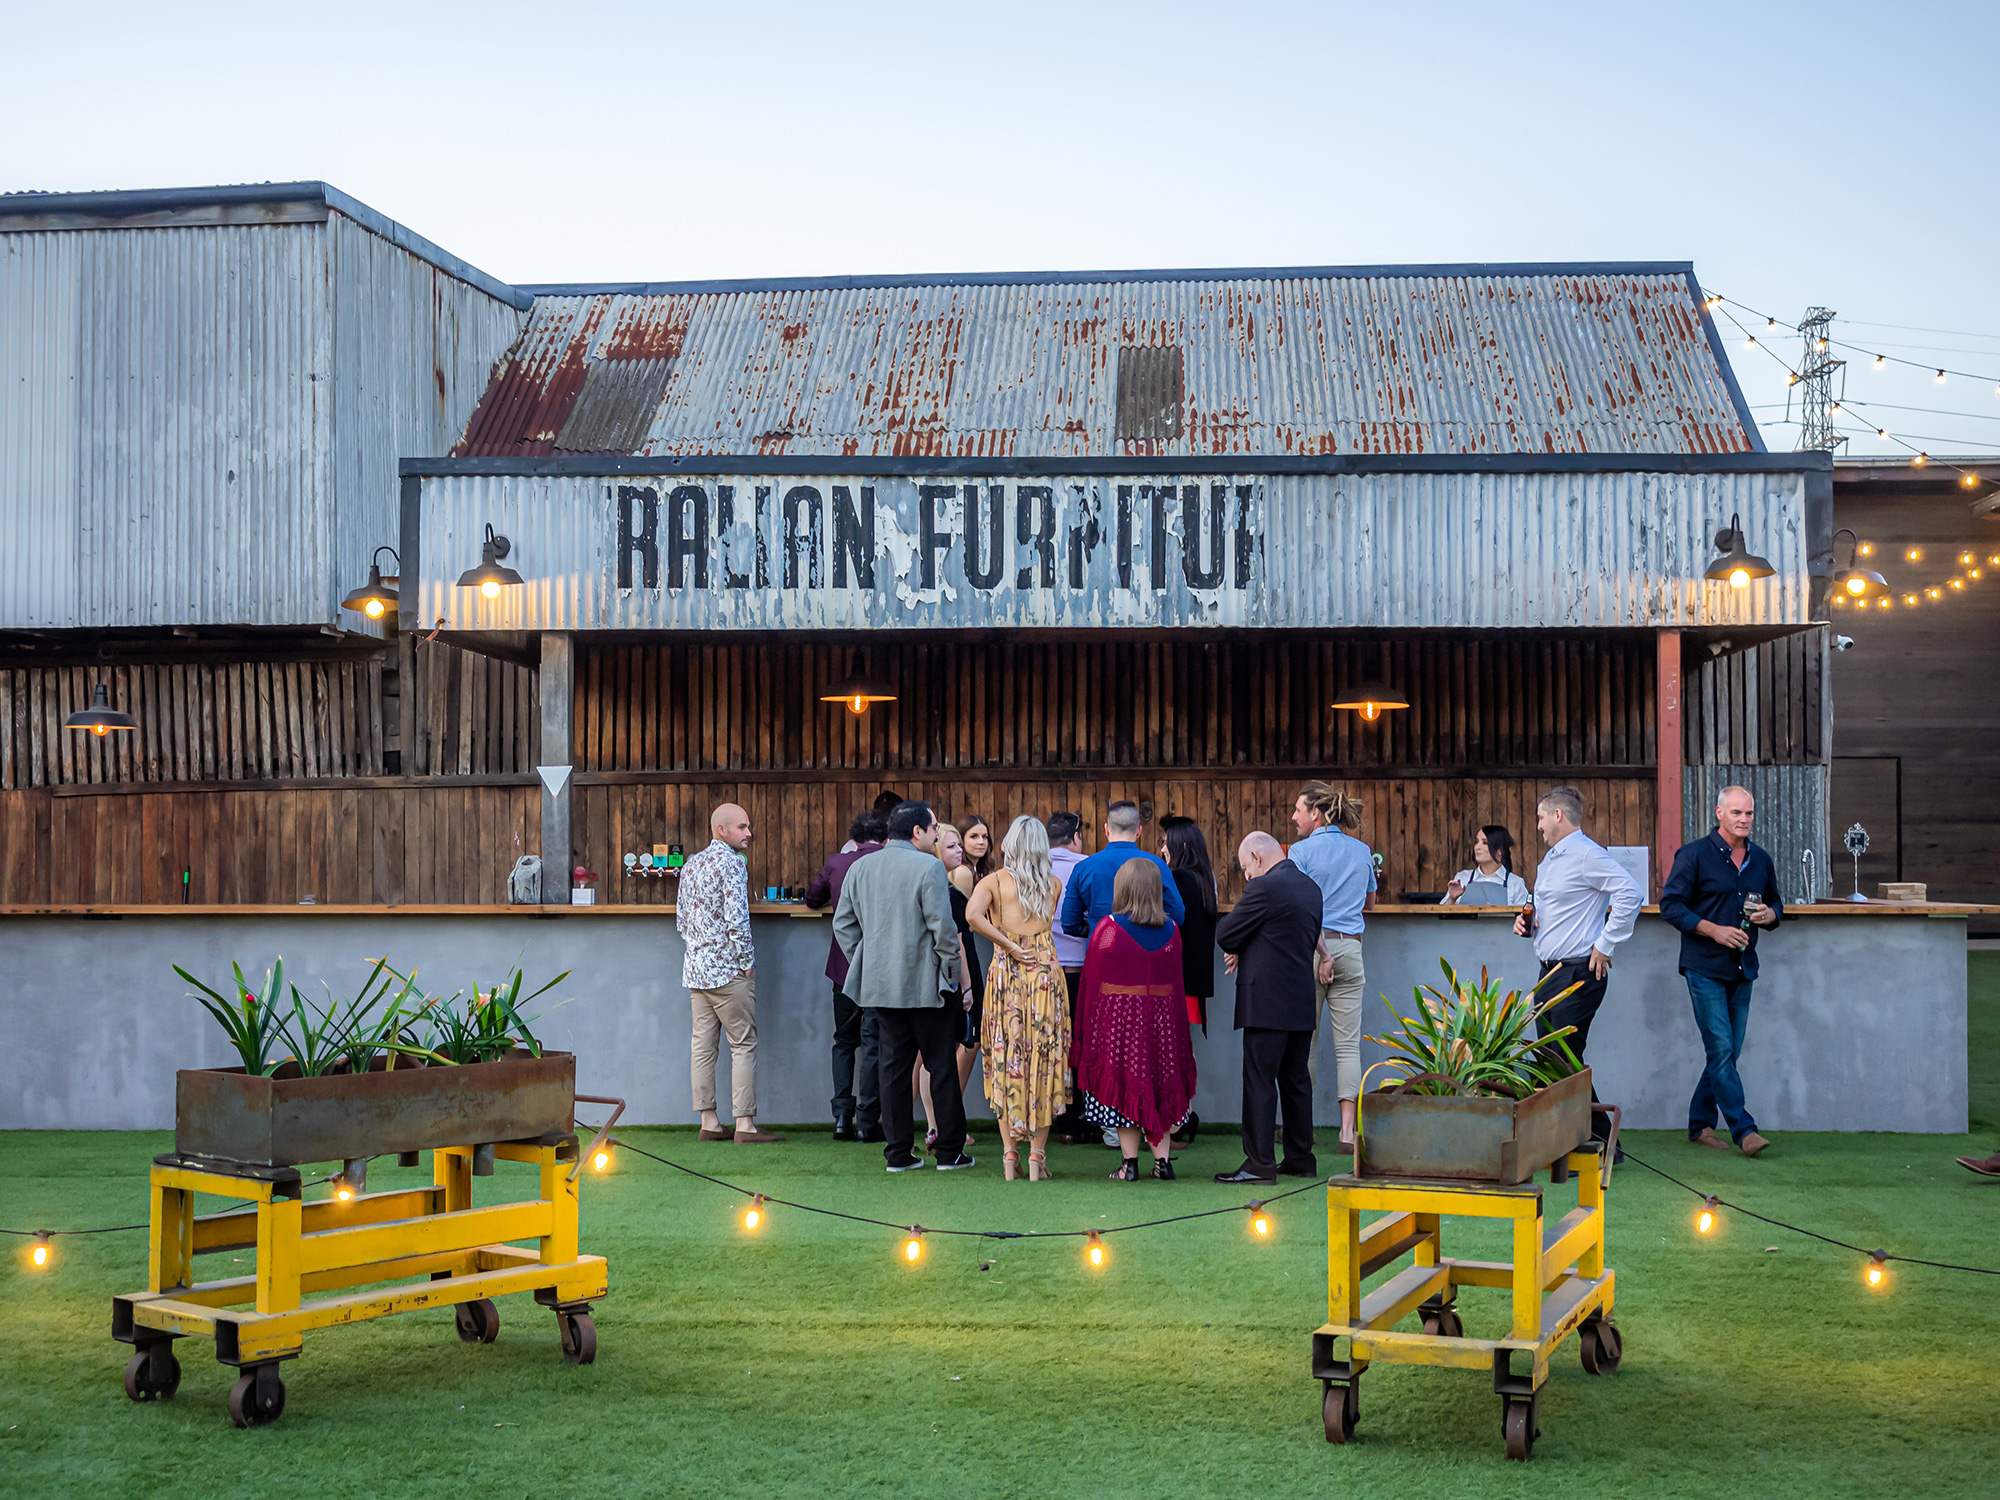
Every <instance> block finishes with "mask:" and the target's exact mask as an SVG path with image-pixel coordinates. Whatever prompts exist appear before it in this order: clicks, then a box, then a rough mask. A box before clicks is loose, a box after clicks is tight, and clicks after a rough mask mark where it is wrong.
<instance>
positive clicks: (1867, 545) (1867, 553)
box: [1857, 542, 1875, 557]
mask: <svg viewBox="0 0 2000 1500" xmlns="http://www.w3.org/2000/svg"><path fill="white" fill-rule="evenodd" d="M1857 550H1859V551H1860V553H1861V555H1862V556H1863V557H1873V556H1874V555H1875V544H1874V543H1873V542H1863V543H1862V544H1861V546H1860V547H1859V549H1857Z"/></svg>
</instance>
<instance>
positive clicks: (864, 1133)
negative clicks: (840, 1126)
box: [855, 1125, 889, 1146]
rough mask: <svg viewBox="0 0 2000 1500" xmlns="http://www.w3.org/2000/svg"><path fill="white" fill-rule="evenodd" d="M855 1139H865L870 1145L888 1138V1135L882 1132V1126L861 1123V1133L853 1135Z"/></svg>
mask: <svg viewBox="0 0 2000 1500" xmlns="http://www.w3.org/2000/svg"><path fill="white" fill-rule="evenodd" d="M855 1139H856V1140H857V1141H866V1142H867V1143H868V1144H869V1145H871V1146H879V1145H881V1144H882V1143H883V1142H884V1141H886V1140H888V1139H889V1137H887V1136H886V1135H884V1134H882V1127H881V1126H880V1125H863V1126H862V1127H861V1133H860V1134H859V1135H857V1136H855Z"/></svg>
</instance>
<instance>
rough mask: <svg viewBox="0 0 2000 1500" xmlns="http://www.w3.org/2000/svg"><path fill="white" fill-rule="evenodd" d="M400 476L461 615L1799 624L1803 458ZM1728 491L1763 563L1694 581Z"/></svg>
mask: <svg viewBox="0 0 2000 1500" xmlns="http://www.w3.org/2000/svg"><path fill="white" fill-rule="evenodd" d="M421 485H422V488H421V492H420V507H421V538H422V540H421V554H422V555H421V562H420V570H421V573H422V575H423V581H422V586H421V592H420V595H419V597H420V609H421V617H422V618H423V619H425V620H427V621H428V620H435V619H439V618H442V619H444V620H445V621H446V622H447V624H448V625H449V626H450V627H451V628H453V629H459V630H522V629H525V630H690V629H736V630H743V629H754V630H792V629H804V630H811V629H864V628H902V629H912V628H977V627H989V626H999V627H1010V626H1011V627H1039V628H1057V629H1090V628H1103V627H1112V628H1120V627H1122V628H1144V627H1154V626H1167V627H1209V626H1247V627H1273V628H1327V629H1338V628H1351V627H1363V626H1378V627H1391V628H1397V629H1434V628H1495V627H1499V628H1542V629H1564V628H1568V629H1575V628H1598V627H1601V628H1613V629H1615V628H1629V627H1641V628H1661V627H1697V626H1712V625H1800V624H1804V623H1806V622H1807V621H1808V620H1809V619H1810V612H1809V606H1810V587H1811V584H1810V578H1809V574H1808V566H1807V565H1808V557H1809V554H1810V552H1811V546H1810V543H1809V538H1808V534H1807V533H1808V522H1807V516H1806V498H1805V490H1806V476H1805V474H1804V473H1803V472H1802V471H1799V470H1789V471H1787V470H1783V469H1777V470H1772V471H1767V472H1718V473H1673V472H1616V471H1600V470H1575V469H1569V470H1557V471H1555V472H1510V473H1491V472H1482V473H1429V472H1426V473H1410V472H1397V473H1365V474H1273V473H1258V472H1254V471H1248V472H1244V473H1241V474H1236V475H1226V476H1217V475H1197V476H1175V475H1172V474H1171V473H1168V474H1158V473H1155V474H1137V475H1133V476H1131V477H1129V478H1119V477H1109V478H1099V477H1088V478H1069V477H1063V476H1048V477H1044V478H1005V479H998V480H979V481H974V482H970V483H968V482H966V481H964V480H963V479H959V478H950V477H946V478H940V479H936V480H933V479H929V478H926V477H924V476H922V475H921V474H917V475H910V474H894V475H874V476H868V475H853V474H848V475H812V474H798V473H771V474H761V475H760V474H756V473H751V474H741V475H728V476H715V475H707V476H704V475H702V474H700V473H687V474H678V473H676V474H668V475H617V476H609V477H607V476H605V475H602V474H597V475H587V474H463V473H457V474H430V475H427V476H425V477H424V478H423V479H422V481H421ZM1732 513H1740V514H1741V516H1742V519H1743V525H1744V530H1745V532H1746V534H1747V535H1748V537H1749V542H1750V546H1751V547H1752V549H1753V550H1755V551H1757V552H1759V553H1761V554H1762V555H1763V556H1765V557H1768V558H1770V559H1771V561H1772V562H1773V564H1774V565H1775V566H1776V567H1777V570H1778V571H1777V575H1776V576H1775V577H1772V578H1767V579H1760V580H1758V581H1756V582H1755V583H1753V584H1751V585H1750V587H1748V588H1745V589H1732V588H1730V587H1729V586H1728V585H1727V584H1723V583H1712V582H1708V581H1705V580H1704V579H1703V578H1702V576H1701V575H1702V570H1703V569H1704V568H1705V567H1706V566H1707V565H1708V563H1709V561H1710V560H1711V559H1712V558H1713V556H1714V549H1713V545H1712V542H1713V532H1714V530H1715V528H1716V526H1717V525H1718V524H1720V522H1721V520H1722V519H1723V518H1726V517H1728V516H1729V515H1731V514H1732ZM1190 517H1192V518H1193V524H1192V527H1190V525H1189V519H1190ZM488 524H491V525H493V526H494V527H495V528H496V529H497V530H498V531H500V532H501V533H502V534H503V535H506V536H507V537H509V538H510V539H511V540H512V542H513V547H514V550H513V553H512V554H511V555H510V556H509V558H508V565H509V566H510V567H513V568H515V569H517V570H518V571H519V572H520V573H521V575H522V577H523V578H524V579H525V585H524V586H523V587H521V588H518V589H507V590H505V591H503V592H502V594H501V596H500V597H499V598H498V599H495V600H491V601H488V600H485V599H483V598H481V597H480V595H479V593H478V592H477V591H476V590H473V589H461V588H457V587H454V586H453V583H454V580H455V579H456V577H457V575H458V574H459V572H460V571H461V570H463V569H465V568H469V567H471V566H473V565H474V564H475V563H476V562H477V561H478V560H479V553H480V538H481V536H482V535H483V531H484V528H485V527H486V526H487V525H488ZM407 597H408V595H407V594H406V598H407ZM405 608H408V605H407V603H406V605H405Z"/></svg>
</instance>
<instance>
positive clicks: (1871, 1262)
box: [1861, 1250, 1896, 1292]
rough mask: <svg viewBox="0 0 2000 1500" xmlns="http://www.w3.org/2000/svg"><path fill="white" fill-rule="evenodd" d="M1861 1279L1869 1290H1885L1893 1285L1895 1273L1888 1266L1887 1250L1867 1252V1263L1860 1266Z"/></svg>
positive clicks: (1888, 1289) (1894, 1283)
mask: <svg viewBox="0 0 2000 1500" xmlns="http://www.w3.org/2000/svg"><path fill="white" fill-rule="evenodd" d="M1861 1280H1862V1283H1863V1284H1864V1285H1865V1286H1867V1288H1868V1290H1869V1291H1871V1292H1886V1291H1890V1290H1892V1289H1893V1288H1894V1287H1895V1285H1896V1273H1895V1272H1894V1271H1893V1270H1892V1269H1891V1268H1890V1266H1889V1252H1888V1251H1886V1250H1871V1251H1869V1252H1868V1264H1867V1265H1866V1266H1864V1267H1862V1270H1861Z"/></svg>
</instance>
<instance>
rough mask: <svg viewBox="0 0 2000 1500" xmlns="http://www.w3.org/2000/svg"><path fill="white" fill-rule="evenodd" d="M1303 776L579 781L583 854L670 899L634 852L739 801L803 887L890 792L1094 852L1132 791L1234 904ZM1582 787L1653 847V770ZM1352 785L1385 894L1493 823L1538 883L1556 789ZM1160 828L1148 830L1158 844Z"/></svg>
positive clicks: (1422, 781) (1465, 851)
mask: <svg viewBox="0 0 2000 1500" xmlns="http://www.w3.org/2000/svg"><path fill="white" fill-rule="evenodd" d="M1300 779H1301V778H1294V777H1287V778H1284V779H1278V780H1273V779H1261V778H1260V779H1250V778H1246V777H1241V776H1208V777H1202V778H1177V779H1173V780H1156V779H1152V778H1147V777H1141V776H1134V775H1130V774H1126V775H1119V776H1113V777H1105V778H1092V777H1078V778H1076V779H1073V780H1036V781H1011V782H1010V781H1006V780H980V781H972V782H967V781H953V780H951V779H950V778H949V777H941V778H937V779H921V780H904V779H885V780H883V781H846V782H813V781H769V780H760V781H753V782H736V781H729V780H726V779H722V778H717V779H714V780H702V781H698V782H697V781H689V782H680V783H669V784H658V783H654V784H641V785H622V786H592V785H584V786H580V787H578V788H577V792H576V802H575V808H576V812H575V820H576V821H575V825H574V832H575V839H576V844H577V852H578V853H579V855H580V856H581V857H582V859H583V861H584V862H585V864H587V865H588V866H589V868H590V869H592V870H594V871H596V872H597V873H598V874H599V875H600V876H602V877H603V880H602V883H601V885H600V887H599V890H600V894H599V896H598V900H599V901H601V902H651V903H658V902H668V901H671V900H672V899H673V894H672V891H673V882H672V881H671V880H663V879H658V878H654V877H644V876H632V877H627V876H626V875H624V873H623V865H622V856H623V855H625V854H627V853H633V854H638V853H644V852H646V851H647V850H649V849H650V848H651V847H652V846H653V845H654V844H656V843H658V844H676V843H677V844H680V845H681V846H682V847H683V848H684V849H685V850H686V852H688V853H690V854H692V853H693V852H694V851H695V850H697V849H699V848H700V847H702V846H703V845H704V844H706V843H707V842H708V814H709V810H710V809H711V808H713V807H715V806H718V805H719V804H721V803H724V802H735V803H738V804H740V805H741V806H743V807H744V808H745V809H746V810H747V811H748V812H749V814H750V821H751V828H752V830H753V833H754V838H753V841H752V844H751V849H750V884H751V887H752V891H753V894H761V892H762V891H763V890H764V888H765V887H767V886H773V885H777V886H802V885H804V884H805V883H806V882H807V881H808V880H810V879H811V878H812V876H813V873H814V872H815V871H816V870H818V868H819V866H820V864H821V862H822V861H824V860H825V859H826V857H827V856H828V855H830V854H832V853H833V852H834V851H835V850H837V849H838V848H839V847H840V845H841V843H842V841H843V840H845V838H846V837H847V825H848V822H849V821H850V820H851V819H852V818H853V816H854V815H855V814H856V813H857V812H860V811H863V810H865V809H866V808H867V806H868V805H869V804H870V803H871V802H873V801H874V798H875V794H876V793H877V792H879V791H882V790H884V789H885V788H886V789H892V790H895V791H897V792H900V793H902V794H903V795H904V796H906V797H920V798H924V799H926V800H928V801H930V802H931V803H932V804H933V805H934V806H935V807H936V808H937V809H938V812H939V815H940V816H941V817H947V818H949V819H951V820H953V821H956V820H957V819H958V818H960V817H962V816H964V815H965V814H967V813H971V812H977V813H978V814H980V816H982V817H984V818H986V819H987V820H988V822H990V823H992V824H994V825H995V826H996V827H997V829H998V830H999V831H1001V832H1004V831H1005V829H1006V826H1007V825H1008V824H1009V823H1010V822H1011V821H1012V820H1013V819H1014V818H1015V817H1016V816H1018V815H1020V814H1022V813H1031V814H1033V815H1034V816H1036V817H1047V816H1048V815H1049V814H1051V813H1054V812H1058V811H1064V810H1067V811H1070V812H1076V813H1080V814H1082V815H1083V818H1084V825H1085V829H1086V833H1085V840H1084V847H1085V848H1086V849H1095V848H1097V847H1099V845H1100V844H1101V843H1102V839H1103V833H1102V828H1101V825H1102V823H1103V821H1104V810H1105V808H1106V807H1107V806H1108V805H1109V804H1110V803H1112V802H1114V801H1116V800H1118V799H1120V798H1130V799H1131V800H1132V801H1135V802H1138V803H1140V804H1141V805H1142V807H1147V808H1148V809H1149V810H1150V812H1151V813H1152V814H1153V816H1154V817H1156V818H1157V817H1160V816H1164V815H1166V814H1169V813H1177V814H1180V815H1181V816H1184V817H1191V818H1195V819H1197V820H1198V821H1199V822H1200V824H1201V826H1202V832H1203V833H1204V835H1206V837H1207V839H1208V843H1209V852H1210V854H1211V856H1212V857H1214V858H1215V860H1216V861H1217V869H1216V875H1217V879H1218V881H1219V882H1220V884H1221V886H1222V895H1223V898H1224V899H1225V900H1233V899H1234V898H1235V897H1236V895H1237V894H1239V893H1240V892H1241V890H1242V877H1241V874H1240V872H1238V871H1237V870H1236V869H1235V868H1234V862H1235V852H1236V845H1237V843H1238V842H1239V841H1240V840H1241V839H1242V837H1243V836H1244V835H1245V834H1246V833H1249V832H1251V831H1252V830H1255V829H1263V830H1265V831H1266V832H1269V833H1272V834H1275V835H1276V836H1278V837H1279V838H1280V839H1282V840H1284V841H1285V842H1286V843H1290V842H1291V841H1292V840H1293V839H1294V838H1296V837H1297V834H1296V833H1295V832H1294V831H1293V829H1292V824H1291V810H1292V802H1293V799H1294V798H1295V797H1296V796H1297V795H1298V788H1299V781H1300ZM1572 782H1573V784H1574V785H1576V786H1577V787H1578V788H1579V789H1580V790H1581V791H1582V792H1583V794H1584V801H1585V806H1586V808H1587V814H1588V816H1587V821H1586V823H1585V827H1586V828H1587V830H1588V831H1589V832H1590V834H1591V835H1592V837H1594V838H1596V839H1597V840H1598V841H1599V842H1601V843H1604V844H1645V843H1647V842H1649V841H1650V839H1651V838H1652V836H1653V827H1654V808H1655V801H1654V799H1655V791H1656V788H1655V785H1654V783H1653V781H1652V780H1650V779H1648V778H1642V777H1589V776H1578V777H1574V778H1572ZM1341 784H1342V785H1343V786H1345V787H1346V788H1347V789H1348V790H1350V791H1352V792H1353V793H1355V794H1356V795H1358V796H1359V797H1360V798H1361V799H1362V801H1363V803H1364V804H1365V805H1366V808H1367V817H1366V821H1365V822H1364V823H1363V825H1362V828H1361V837H1362V838H1363V839H1364V840H1365V841H1366V842H1367V843H1368V844H1369V845H1370V846H1371V847H1373V848H1375V849H1378V850H1380V851H1381V852H1382V854H1383V855H1384V856H1385V860H1386V863H1385V865H1384V869H1383V874H1382V896H1381V899H1382V900H1385V901H1395V900H1399V899H1400V898H1401V895H1402V893H1403V892H1404V891H1441V890H1443V889H1444V887H1445V885H1446V884H1447V883H1448V882H1449V881H1450V879H1451V877H1452V875H1453V873H1455V872H1456V871H1458V870H1460V869H1463V868H1464V867H1465V866H1466V865H1467V864H1469V863H1470V862H1471V843H1472V835H1473V834H1474V832H1476V831H1477V830H1478V829H1479V828H1480V827H1482V826H1484V825H1485V824H1488V823H1501V824H1504V825H1506V826H1507V827H1508V828H1509V829H1511V830H1512V831H1513V833H1514V836H1515V840H1516V843H1517V844H1518V845H1519V846H1520V852H1521V854H1522V855H1523V856H1524V858H1523V859H1521V860H1517V868H1519V869H1521V870H1522V871H1523V873H1525V874H1528V875H1529V877H1530V878H1531V879H1532V872H1533V869H1534V867H1535V865H1536V863H1537V862H1538V856H1539V852H1540V851H1539V848H1538V846H1537V840H1536V837H1535V831H1534V826H1535V825H1534V815H1535V799H1536V798H1537V797H1538V796H1539V795H1540V793H1541V791H1542V790H1543V789H1544V788H1546V787H1547V786H1548V785H1550V783H1549V782H1547V781H1531V780H1523V779H1520V778H1506V779H1501V778H1486V779H1471V778H1442V777H1438V778H1420V777H1399V778H1394V779H1377V780H1370V779H1360V778H1347V779H1344V780H1343V781H1342V782H1341ZM1154 837H1155V836H1154V835H1152V834H1150V833H1149V834H1148V835H1147V840H1148V847H1151V846H1152V841H1153V839H1154Z"/></svg>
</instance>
